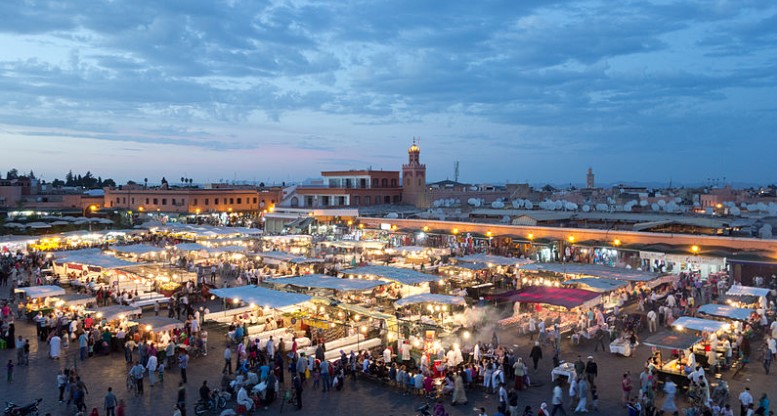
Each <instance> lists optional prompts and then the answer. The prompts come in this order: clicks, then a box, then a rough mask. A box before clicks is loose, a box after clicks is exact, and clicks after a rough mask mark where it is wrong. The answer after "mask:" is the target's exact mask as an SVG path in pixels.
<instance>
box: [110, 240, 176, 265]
mask: <svg viewBox="0 0 777 416" xmlns="http://www.w3.org/2000/svg"><path fill="white" fill-rule="evenodd" d="M110 251H112V252H114V253H116V255H117V256H121V257H128V258H131V259H132V260H134V261H142V260H160V259H165V258H166V257H167V253H166V252H165V249H163V248H161V247H156V246H152V245H149V244H130V245H127V246H111V247H110Z"/></svg>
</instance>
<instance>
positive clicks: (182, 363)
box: [178, 351, 189, 413]
mask: <svg viewBox="0 0 777 416" xmlns="http://www.w3.org/2000/svg"><path fill="white" fill-rule="evenodd" d="M188 366H189V354H187V353H186V351H183V352H181V355H180V356H178V368H180V369H181V382H183V383H184V384H186V367H188ZM182 412H184V413H186V411H185V410H182Z"/></svg>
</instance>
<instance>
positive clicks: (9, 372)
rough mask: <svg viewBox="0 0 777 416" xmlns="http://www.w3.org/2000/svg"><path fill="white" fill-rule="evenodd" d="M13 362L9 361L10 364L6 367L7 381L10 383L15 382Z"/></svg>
mask: <svg viewBox="0 0 777 416" xmlns="http://www.w3.org/2000/svg"><path fill="white" fill-rule="evenodd" d="M13 367H14V365H13V360H8V364H6V365H5V368H6V371H7V372H8V378H7V379H6V381H8V382H9V383H10V382H12V381H13Z"/></svg>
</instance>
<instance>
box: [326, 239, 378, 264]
mask: <svg viewBox="0 0 777 416" xmlns="http://www.w3.org/2000/svg"><path fill="white" fill-rule="evenodd" d="M385 247H386V243H385V242H383V241H373V240H367V241H364V240H362V241H348V240H336V241H321V242H319V243H318V244H317V251H318V252H319V254H322V255H324V258H325V259H326V260H327V261H330V262H338V261H339V262H351V263H355V262H356V261H357V259H358V260H361V261H368V260H384V258H385V257H384V256H385V251H384V248H385Z"/></svg>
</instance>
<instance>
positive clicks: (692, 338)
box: [642, 332, 701, 350]
mask: <svg viewBox="0 0 777 416" xmlns="http://www.w3.org/2000/svg"><path fill="white" fill-rule="evenodd" d="M699 341H701V337H700V336H697V335H696V334H689V333H682V332H668V333H663V334H655V335H653V336H650V337H648V338H646V339H645V340H644V341H642V343H643V344H645V345H647V346H649V347H656V348H664V349H668V350H675V349H677V350H687V349H688V348H691V347H693V345H694V344H696V343H697V342H699Z"/></svg>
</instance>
